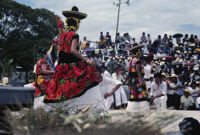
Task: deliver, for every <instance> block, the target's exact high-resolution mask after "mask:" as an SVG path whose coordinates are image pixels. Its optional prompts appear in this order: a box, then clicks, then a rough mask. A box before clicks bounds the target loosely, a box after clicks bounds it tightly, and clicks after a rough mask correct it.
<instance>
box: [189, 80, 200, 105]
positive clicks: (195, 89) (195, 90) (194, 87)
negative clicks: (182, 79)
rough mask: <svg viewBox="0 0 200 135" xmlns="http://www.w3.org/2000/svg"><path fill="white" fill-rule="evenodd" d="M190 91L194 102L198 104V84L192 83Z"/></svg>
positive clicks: (199, 90)
mask: <svg viewBox="0 0 200 135" xmlns="http://www.w3.org/2000/svg"><path fill="white" fill-rule="evenodd" d="M188 89H189V91H190V93H191V96H192V98H193V99H194V102H196V100H197V98H198V97H199V93H200V89H199V88H198V87H197V85H196V82H192V83H191V85H190V87H189V88H188Z"/></svg>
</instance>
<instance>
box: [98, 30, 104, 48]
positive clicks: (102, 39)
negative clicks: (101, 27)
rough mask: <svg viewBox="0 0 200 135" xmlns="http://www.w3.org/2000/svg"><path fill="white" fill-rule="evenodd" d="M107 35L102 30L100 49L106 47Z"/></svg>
mask: <svg viewBox="0 0 200 135" xmlns="http://www.w3.org/2000/svg"><path fill="white" fill-rule="evenodd" d="M105 43H106V40H105V37H104V35H103V32H100V37H99V49H104V48H105Z"/></svg>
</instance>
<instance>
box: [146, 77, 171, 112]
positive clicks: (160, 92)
mask: <svg viewBox="0 0 200 135" xmlns="http://www.w3.org/2000/svg"><path fill="white" fill-rule="evenodd" d="M154 78H155V82H153V83H152V87H151V92H150V97H151V102H152V103H154V104H155V105H156V108H157V109H166V108H167V84H166V82H164V81H162V75H161V73H155V75H154Z"/></svg>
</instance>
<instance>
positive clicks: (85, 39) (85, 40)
mask: <svg viewBox="0 0 200 135" xmlns="http://www.w3.org/2000/svg"><path fill="white" fill-rule="evenodd" d="M86 43H87V38H86V36H84V37H83V41H82V42H81V49H83V50H85V48H86Z"/></svg>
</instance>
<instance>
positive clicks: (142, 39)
mask: <svg viewBox="0 0 200 135" xmlns="http://www.w3.org/2000/svg"><path fill="white" fill-rule="evenodd" d="M146 41H147V37H146V35H145V32H142V36H141V37H140V44H142V43H144V42H146Z"/></svg>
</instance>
